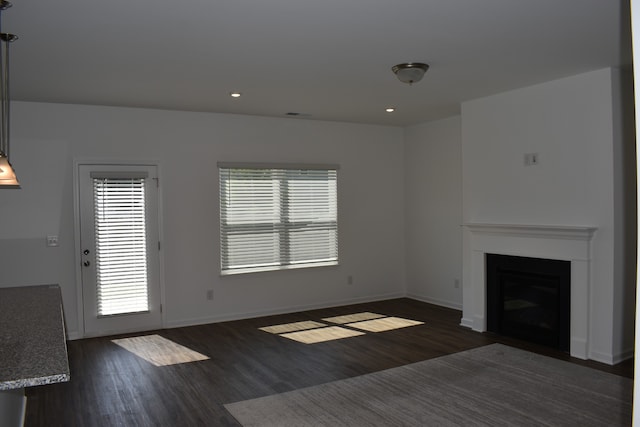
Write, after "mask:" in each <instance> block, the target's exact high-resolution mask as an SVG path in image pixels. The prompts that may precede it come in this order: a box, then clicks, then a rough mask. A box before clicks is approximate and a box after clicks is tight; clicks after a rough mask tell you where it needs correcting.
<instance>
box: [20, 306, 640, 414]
mask: <svg viewBox="0 0 640 427" xmlns="http://www.w3.org/2000/svg"><path fill="white" fill-rule="evenodd" d="M363 311H371V312H376V313H380V314H384V315H388V316H398V317H404V318H408V319H412V320H420V321H423V322H425V324H424V325H419V326H413V327H409V328H404V329H399V330H395V331H388V332H381V333H368V334H366V335H362V336H358V337H354V338H346V339H342V340H337V341H331V342H325V343H318V344H311V345H308V344H302V343H298V342H295V341H292V340H288V339H285V338H282V337H279V336H277V335H273V334H270V333H266V332H263V331H260V330H259V329H258V328H260V327H264V326H270V325H276V324H283V323H291V322H298V321H304V320H315V321H321V319H323V318H326V317H332V316H339V315H345V314H352V313H358V312H363ZM460 317H461V313H460V312H459V311H457V310H451V309H447V308H443V307H438V306H434V305H431V304H426V303H423V302H419V301H415V300H411V299H406V298H403V299H395V300H390V301H381V302H373V303H367V304H358V305H352V306H343V307H335V308H327V309H322V310H313V311H308V312H303V313H292V314H286V315H278V316H269V317H262V318H256V319H247V320H240V321H234V322H223V323H216V324H209V325H202V326H193V327H186V328H176V329H167V330H161V331H156V332H155V333H158V334H159V335H161V336H163V337H165V338H168V339H170V340H172V341H174V342H176V343H178V344H181V345H184V346H186V347H188V348H190V349H192V350H195V351H198V352H200V353H203V354H205V355H207V356H209V357H210V359H209V360H206V361H201V362H193V363H186V364H180V365H171V366H161V367H157V366H154V365H152V364H151V363H149V362H147V361H145V360H143V359H140V358H138V357H137V356H135V355H133V354H132V353H130V352H128V351H127V350H124V349H123V348H121V347H119V346H117V345H115V344H113V343H112V342H111V340H112V339H114V338H122V337H126V336H127V335H124V336H118V337H103V338H92V339H84V340H77V341H71V342H69V359H70V365H71V381H70V382H69V383H63V384H53V385H47V386H41V387H33V388H29V389H27V396H28V404H27V417H26V425H27V426H176V425H180V426H205V425H206V426H237V425H238V423H237V422H236V421H235V420H234V419H233V417H231V416H230V415H229V414H228V413H227V411H226V410H225V409H224V407H223V404H225V403H230V402H235V401H240V400H245V399H251V398H255V397H260V396H265V395H269V394H274V393H281V392H285V391H289V390H295V389H298V388H302V387H308V386H312V385H316V384H321V383H325V382H328V381H334V380H339V379H343V378H349V377H353V376H357V375H362V374H366V373H370V372H376V371H379V370H383V369H388V368H392V367H396V366H401V365H405V364H408V363H413V362H417V361H421V360H426V359H430V358H434V357H439V356H443V355H446V354H451V353H455V352H458V351H463V350H467V349H470V348H474V347H478V346H482V345H486V344H490V343H494V342H500V343H504V344H507V345H512V346H515V347H519V348H524V349H527V350H531V351H535V352H538V353H541V354H545V355H548V356H552V357H556V358H560V359H563V360H568V361H571V362H573V363H579V364H582V365H586V366H590V367H593V368H596V369H600V370H603V371H606V372H611V373H614V374H617V375H623V376H627V377H629V378H633V361H632V360H629V361H626V362H623V363H621V364H619V365H617V366H613V367H612V366H608V365H603V364H600V363H596V362H592V361H581V360H577V359H573V358H571V357H570V356H569V355H567V354H565V353H562V352H559V351H555V350H551V349H547V348H544V347H540V346H536V345H531V344H527V343H522V342H519V341H517V340H513V339H506V338H502V337H498V336H495V335H493V334H487V333H485V334H481V333H477V332H473V331H470V330H468V329H466V328H463V327H461V326H459V322H460ZM128 336H132V335H128Z"/></svg>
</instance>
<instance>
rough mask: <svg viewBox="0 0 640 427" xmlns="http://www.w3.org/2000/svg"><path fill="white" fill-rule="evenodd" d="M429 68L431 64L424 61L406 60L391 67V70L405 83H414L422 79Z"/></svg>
mask: <svg viewBox="0 0 640 427" xmlns="http://www.w3.org/2000/svg"><path fill="white" fill-rule="evenodd" d="M428 69H429V65H427V64H424V63H422V62H405V63H404V64H398V65H394V66H393V67H391V71H393V73H394V74H395V75H396V76H397V77H398V80H400V81H401V82H403V83H408V84H413V83H417V82H419V81H420V80H422V77H423V76H424V73H426V72H427V70H428Z"/></svg>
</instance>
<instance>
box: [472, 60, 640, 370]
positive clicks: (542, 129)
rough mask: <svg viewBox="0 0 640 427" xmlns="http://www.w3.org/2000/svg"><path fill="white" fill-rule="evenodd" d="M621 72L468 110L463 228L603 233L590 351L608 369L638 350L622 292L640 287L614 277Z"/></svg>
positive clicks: (596, 246) (518, 93)
mask: <svg viewBox="0 0 640 427" xmlns="http://www.w3.org/2000/svg"><path fill="white" fill-rule="evenodd" d="M618 75H619V72H618V71H616V70H611V69H603V70H599V71H594V72H591V73H586V74H582V75H578V76H573V77H569V78H565V79H561V80H557V81H552V82H548V83H544V84H540V85H536V86H532V87H527V88H523V89H519V90H514V91H511V92H507V93H502V94H498V95H495V96H490V97H487V98H482V99H478V100H473V101H469V102H465V103H463V105H462V159H463V160H462V164H463V221H464V222H476V223H507V224H540V225H581V226H595V227H598V231H597V233H596V235H595V237H594V239H593V246H592V251H593V252H592V270H591V274H592V277H591V279H592V288H591V295H589V301H590V306H591V307H590V312H591V316H590V323H589V330H590V340H589V341H590V349H589V354H590V358H592V359H596V360H600V361H604V362H608V363H612V362H614V361H617V360H619V359H620V358H623V357H627V356H629V355H630V354H631V350H632V348H631V347H629V342H630V340H629V339H628V337H629V334H632V328H627V329H625V330H624V331H623V332H622V333H621V334H618V332H620V331H616V334H614V326H615V325H619V323H620V322H619V321H615V324H614V319H615V317H616V316H617V314H616V313H618V312H620V311H622V310H624V309H625V308H624V307H623V302H622V301H620V300H619V299H616V298H614V295H615V294H616V293H618V290H620V289H622V288H624V287H627V286H633V283H623V281H622V279H621V278H620V277H618V276H617V275H615V274H614V241H615V227H616V224H615V215H614V213H615V212H614V151H615V150H617V144H622V142H623V141H622V138H619V137H618V136H617V134H618V133H617V130H616V129H615V128H614V124H615V123H614V112H615V111H614V105H616V104H615V103H616V102H618V100H617V99H614V96H616V91H615V90H614V85H615V84H616V81H617V80H618ZM626 142H627V143H633V141H632V140H631V141H626ZM525 153H538V154H539V160H540V163H539V165H536V166H525V165H524V159H523V157H524V154H525ZM616 166H619V167H622V166H623V165H618V164H616ZM618 206H620V204H619V203H618ZM465 242H466V239H465ZM465 244H466V243H465ZM466 261H467V260H465V262H466ZM464 268H465V269H466V268H467V266H466V265H465V266H464ZM620 293H621V294H628V292H626V291H625V292H620ZM630 326H632V325H630Z"/></svg>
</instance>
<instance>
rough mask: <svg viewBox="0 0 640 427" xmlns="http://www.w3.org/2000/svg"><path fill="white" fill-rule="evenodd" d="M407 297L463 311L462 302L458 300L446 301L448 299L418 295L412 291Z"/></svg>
mask: <svg viewBox="0 0 640 427" xmlns="http://www.w3.org/2000/svg"><path fill="white" fill-rule="evenodd" d="M406 297H407V298H411V299H415V300H418V301H422V302H426V303H428V304H433V305H439V306H441V307H447V308H452V309H454V310H460V311H462V304H460V303H458V302H453V301H446V300H441V299H437V298H431V297H427V296H424V295H418V294H412V293H408V294H407V295H406Z"/></svg>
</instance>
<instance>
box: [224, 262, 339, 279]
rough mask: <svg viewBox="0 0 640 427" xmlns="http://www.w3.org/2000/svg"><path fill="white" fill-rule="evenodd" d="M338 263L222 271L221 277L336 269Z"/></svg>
mask: <svg viewBox="0 0 640 427" xmlns="http://www.w3.org/2000/svg"><path fill="white" fill-rule="evenodd" d="M338 265H339V264H338V261H327V262H316V263H313V264H294V265H278V266H269V267H254V268H239V269H237V270H227V271H221V272H220V276H222V277H225V276H237V275H239V274H250V273H264V272H267V271H284V270H298V269H301V268H315V267H336V266H338Z"/></svg>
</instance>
